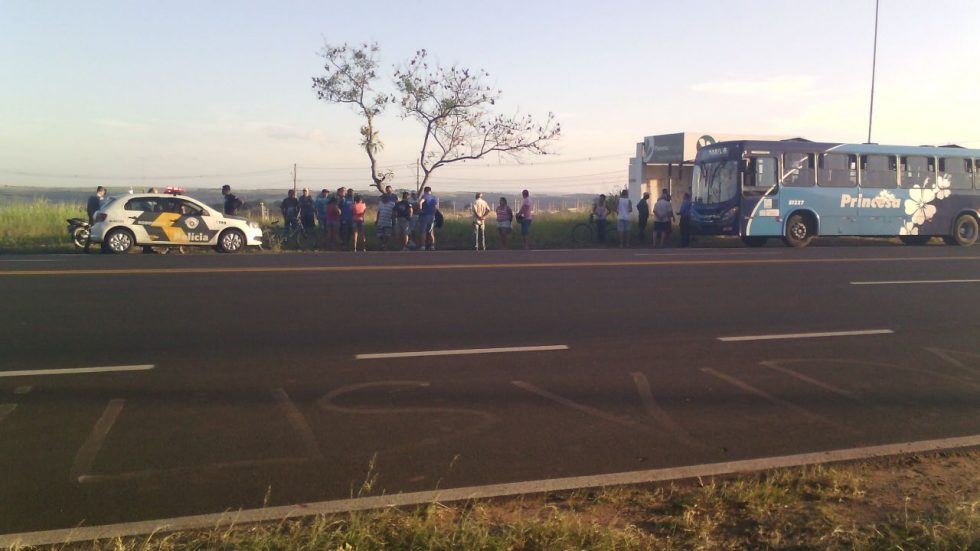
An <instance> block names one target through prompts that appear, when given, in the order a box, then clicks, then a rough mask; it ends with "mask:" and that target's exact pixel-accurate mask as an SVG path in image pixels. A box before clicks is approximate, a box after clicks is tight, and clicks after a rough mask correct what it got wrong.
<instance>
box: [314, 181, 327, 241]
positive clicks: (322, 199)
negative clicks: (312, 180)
mask: <svg viewBox="0 0 980 551" xmlns="http://www.w3.org/2000/svg"><path fill="white" fill-rule="evenodd" d="M329 202H330V192H329V191H327V190H326V189H321V190H320V195H319V196H318V197H317V198H316V200H315V201H313V203H314V206H315V207H316V219H317V220H318V221H319V222H320V231H321V232H323V233H324V234H326V233H327V203H329Z"/></svg>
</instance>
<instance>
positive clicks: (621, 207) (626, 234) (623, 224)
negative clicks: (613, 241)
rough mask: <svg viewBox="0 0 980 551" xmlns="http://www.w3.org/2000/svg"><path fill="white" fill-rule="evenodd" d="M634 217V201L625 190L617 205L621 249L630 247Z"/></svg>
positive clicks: (617, 223) (617, 227)
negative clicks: (631, 222)
mask: <svg viewBox="0 0 980 551" xmlns="http://www.w3.org/2000/svg"><path fill="white" fill-rule="evenodd" d="M631 216H633V201H631V200H630V197H629V192H628V191H626V190H625V189H624V190H623V191H621V192H620V193H619V202H618V203H616V229H617V230H619V247H620V248H623V247H629V246H630V217H631Z"/></svg>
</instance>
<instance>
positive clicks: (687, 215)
mask: <svg viewBox="0 0 980 551" xmlns="http://www.w3.org/2000/svg"><path fill="white" fill-rule="evenodd" d="M677 215H678V216H680V217H681V223H680V225H681V247H687V246H688V245H690V244H691V194H690V193H687V192H685V193H684V200H683V201H681V208H680V210H678V211H677Z"/></svg>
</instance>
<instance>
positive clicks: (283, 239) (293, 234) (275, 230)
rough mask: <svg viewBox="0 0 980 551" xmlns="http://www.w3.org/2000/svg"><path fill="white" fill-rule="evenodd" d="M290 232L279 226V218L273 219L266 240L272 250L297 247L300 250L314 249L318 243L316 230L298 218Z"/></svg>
mask: <svg viewBox="0 0 980 551" xmlns="http://www.w3.org/2000/svg"><path fill="white" fill-rule="evenodd" d="M292 226H293V227H292V229H291V230H289V231H288V232H287V231H286V230H285V229H282V227H281V226H279V220H273V221H272V224H270V225H269V232H268V235H267V236H266V242H267V243H268V244H269V248H270V249H272V250H276V249H283V248H287V247H295V248H297V249H300V250H304V251H305V250H312V249H315V248H316V245H317V235H316V231H315V230H310V229H307V228H306V227H304V226H303V224H302V223H301V222H299V221H298V220H297V221H296V223H295V224H293V225H292Z"/></svg>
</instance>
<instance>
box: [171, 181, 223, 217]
mask: <svg viewBox="0 0 980 551" xmlns="http://www.w3.org/2000/svg"><path fill="white" fill-rule="evenodd" d="M151 189H153V188H151ZM151 193H156V192H151ZM221 195H223V196H224V198H225V214H226V215H228V216H234V215H235V213H236V212H238V208H239V207H240V206H241V201H239V200H238V197H235V194H234V193H232V192H231V186H229V185H228V184H225V185H223V186H221Z"/></svg>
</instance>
